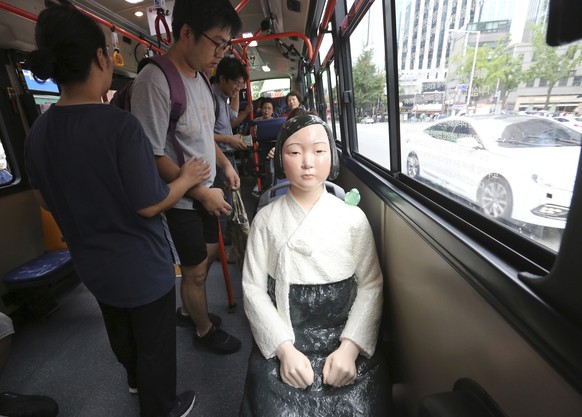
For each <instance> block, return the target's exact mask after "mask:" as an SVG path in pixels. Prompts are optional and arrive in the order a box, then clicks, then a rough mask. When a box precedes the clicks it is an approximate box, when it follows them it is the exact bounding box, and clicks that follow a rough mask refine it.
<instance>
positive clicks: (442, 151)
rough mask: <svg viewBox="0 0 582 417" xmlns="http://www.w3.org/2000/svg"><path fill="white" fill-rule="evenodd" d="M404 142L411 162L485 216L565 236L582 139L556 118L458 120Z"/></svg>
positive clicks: (413, 173) (409, 166)
mask: <svg viewBox="0 0 582 417" xmlns="http://www.w3.org/2000/svg"><path fill="white" fill-rule="evenodd" d="M404 133H405V136H404V137H403V161H406V172H407V174H408V176H410V177H413V178H421V179H425V180H428V181H430V182H432V183H434V184H436V185H437V186H441V187H443V188H444V189H446V190H447V191H449V192H451V193H452V194H454V195H457V196H460V197H462V198H464V199H465V200H468V201H470V202H472V203H474V204H476V205H478V206H479V207H480V208H481V209H482V210H483V212H484V213H485V214H487V215H489V216H491V217H494V218H502V219H507V220H509V221H512V222H514V223H516V224H521V222H526V223H530V224H534V225H540V226H548V227H555V228H562V229H563V228H564V227H565V222H566V217H567V215H568V211H569V207H570V200H571V199H572V190H573V189H574V180H575V177H576V171H577V167H578V159H579V157H580V142H581V140H582V134H580V133H577V132H575V131H574V130H572V129H569V128H566V127H564V126H562V125H561V124H559V123H558V122H555V121H552V120H551V119H549V118H540V117H534V116H521V115H489V116H472V117H450V118H447V119H444V120H441V121H439V122H436V123H432V124H430V125H429V126H428V127H426V128H425V129H423V130H417V131H416V133H414V131H411V132H410V133H409V134H407V135H406V132H404Z"/></svg>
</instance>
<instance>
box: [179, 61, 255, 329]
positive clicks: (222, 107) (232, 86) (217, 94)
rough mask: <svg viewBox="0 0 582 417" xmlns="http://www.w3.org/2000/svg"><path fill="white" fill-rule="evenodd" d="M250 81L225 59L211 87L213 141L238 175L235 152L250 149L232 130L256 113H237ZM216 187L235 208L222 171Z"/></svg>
mask: <svg viewBox="0 0 582 417" xmlns="http://www.w3.org/2000/svg"><path fill="white" fill-rule="evenodd" d="M248 78H249V76H248V74H247V70H246V68H245V67H244V65H243V64H242V63H241V62H240V61H239V60H238V59H236V58H229V57H225V58H223V59H222V61H220V63H219V64H218V66H217V67H216V74H214V77H213V83H212V94H213V95H214V99H215V100H216V111H215V114H216V122H215V123H214V140H215V141H216V142H217V143H218V146H219V147H220V149H221V150H222V152H223V153H224V155H225V156H226V157H227V158H228V160H229V161H230V163H231V165H232V166H233V167H234V169H235V170H236V171H237V172H238V170H237V167H236V155H235V152H236V151H246V149H247V146H246V145H245V144H244V143H243V139H242V135H239V134H236V135H235V134H233V129H234V128H236V127H238V126H239V125H240V124H241V123H242V122H243V120H244V119H246V117H247V116H248V115H249V113H250V112H252V111H253V105H252V104H249V105H247V106H246V108H245V109H244V110H243V111H241V112H239V111H238V107H239V92H240V90H241V89H242V88H243V87H244V85H245V81H246V80H248ZM214 183H215V185H216V186H217V187H220V188H222V191H224V196H225V198H226V201H227V202H228V204H231V205H232V193H231V191H230V189H229V188H230V185H229V184H228V180H227V179H226V178H225V177H224V175H223V173H222V171H218V172H217V173H216V180H215V181H214ZM220 224H221V229H222V233H223V237H224V239H225V244H226V242H229V241H230V236H231V230H230V223H229V222H228V216H224V215H223V216H221V219H220ZM187 322H190V323H192V320H190V319H189V318H188V320H187Z"/></svg>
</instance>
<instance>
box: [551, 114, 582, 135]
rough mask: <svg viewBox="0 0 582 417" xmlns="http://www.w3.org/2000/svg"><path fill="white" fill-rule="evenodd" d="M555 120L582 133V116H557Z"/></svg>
mask: <svg viewBox="0 0 582 417" xmlns="http://www.w3.org/2000/svg"><path fill="white" fill-rule="evenodd" d="M554 120H555V121H557V122H560V123H562V124H564V125H566V126H568V127H569V128H571V129H574V130H575V131H576V132H581V133H582V116H575V117H573V116H556V117H554Z"/></svg>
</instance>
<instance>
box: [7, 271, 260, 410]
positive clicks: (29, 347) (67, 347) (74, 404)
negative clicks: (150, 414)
mask: <svg viewBox="0 0 582 417" xmlns="http://www.w3.org/2000/svg"><path fill="white" fill-rule="evenodd" d="M229 270H230V275H231V281H232V288H233V293H234V298H235V302H236V308H235V311H234V312H233V313H229V312H228V298H227V293H226V290H225V284H224V279H223V273H222V268H221V265H220V263H219V262H215V263H214V264H213V265H212V267H211V269H210V273H209V276H208V279H207V295H208V304H209V310H210V311H211V312H213V313H215V314H219V315H220V316H221V317H222V319H223V324H222V327H223V328H224V329H225V330H227V331H228V332H230V333H231V334H233V335H234V336H236V337H238V338H239V339H240V340H241V341H242V348H241V349H240V351H238V352H236V353H234V354H230V355H219V354H216V353H212V352H209V351H204V350H200V348H198V347H194V346H193V345H192V329H188V328H181V327H177V328H176V332H177V363H178V379H177V386H178V392H181V391H184V390H194V392H195V393H196V403H195V406H194V410H193V412H192V413H191V415H192V416H208V417H234V416H237V415H238V408H239V405H240V401H241V398H242V392H243V387H244V380H245V375H246V368H247V360H248V356H249V352H250V350H251V333H250V329H249V325H248V322H247V319H246V316H245V314H244V310H243V306H242V292H241V277H240V272H239V271H238V269H237V268H236V266H235V265H232V264H229ZM179 287H180V278H179V277H177V278H176V289H177V296H176V305H181V300H180V296H179ZM58 303H59V308H58V309H57V310H56V311H55V312H54V313H53V314H51V315H50V316H49V317H47V318H46V319H44V320H42V321H34V322H27V323H24V324H23V325H22V326H20V327H18V328H17V331H16V334H15V335H14V337H13V342H12V348H11V354H10V357H9V360H8V363H7V365H6V368H5V370H4V374H3V375H2V377H1V378H0V391H9V392H17V393H22V394H43V395H48V396H50V397H52V398H54V399H55V400H56V401H57V402H58V404H59V408H60V412H59V417H105V416H107V417H128V416H138V415H139V404H138V397H137V395H133V394H130V393H129V392H128V387H127V382H126V374H125V371H124V369H123V367H122V366H121V365H120V364H119V363H118V362H117V360H116V358H115V356H114V355H113V352H112V351H111V349H110V346H109V342H108V339H107V335H106V332H105V327H104V325H103V320H102V317H101V313H100V310H99V307H98V305H97V302H96V301H95V298H94V297H93V296H92V295H91V293H90V292H89V291H88V290H87V289H86V287H85V286H84V285H82V284H79V285H77V286H76V287H74V288H73V289H72V290H70V291H69V292H67V293H66V294H63V295H62V296H60V297H59V299H58Z"/></svg>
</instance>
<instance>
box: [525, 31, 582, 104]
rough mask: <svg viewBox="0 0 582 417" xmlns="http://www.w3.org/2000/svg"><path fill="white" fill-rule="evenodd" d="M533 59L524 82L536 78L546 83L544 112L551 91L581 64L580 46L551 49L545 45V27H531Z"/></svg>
mask: <svg viewBox="0 0 582 417" xmlns="http://www.w3.org/2000/svg"><path fill="white" fill-rule="evenodd" d="M530 28H531V30H532V39H531V44H532V47H533V59H532V64H531V65H530V67H529V68H528V69H527V70H526V71H525V74H524V81H526V82H533V81H534V80H535V79H536V78H540V79H544V80H545V81H546V82H547V87H548V89H547V92H546V103H545V106H544V109H545V110H548V108H549V105H550V97H551V96H552V89H553V88H554V86H555V85H556V84H557V83H558V81H560V79H562V78H566V77H569V76H570V74H571V73H572V71H574V70H575V69H576V68H577V67H578V65H579V64H580V62H582V45H580V44H571V45H568V46H564V47H558V48H553V47H551V46H548V45H547V44H546V39H545V32H546V30H545V27H544V26H542V25H531V26H530Z"/></svg>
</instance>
